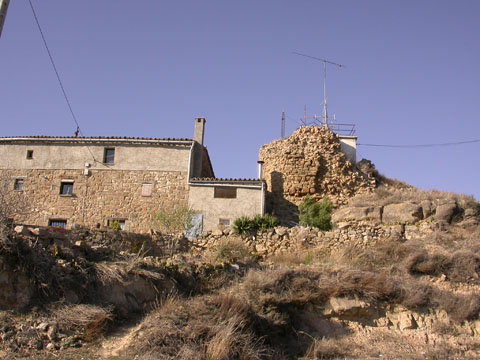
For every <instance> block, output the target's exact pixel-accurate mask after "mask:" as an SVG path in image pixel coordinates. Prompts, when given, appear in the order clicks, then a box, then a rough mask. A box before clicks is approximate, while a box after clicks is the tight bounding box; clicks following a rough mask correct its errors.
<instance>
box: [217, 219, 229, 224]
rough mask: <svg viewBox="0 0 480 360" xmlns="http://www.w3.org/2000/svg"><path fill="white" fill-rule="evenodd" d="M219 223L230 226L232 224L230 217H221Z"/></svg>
mask: <svg viewBox="0 0 480 360" xmlns="http://www.w3.org/2000/svg"><path fill="white" fill-rule="evenodd" d="M218 223H219V224H222V225H225V226H228V225H230V219H219V220H218Z"/></svg>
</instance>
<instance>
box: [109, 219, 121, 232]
mask: <svg viewBox="0 0 480 360" xmlns="http://www.w3.org/2000/svg"><path fill="white" fill-rule="evenodd" d="M109 227H110V229H112V230H115V231H120V230H122V227H121V226H120V223H119V222H118V221H117V220H113V221H110V223H109Z"/></svg>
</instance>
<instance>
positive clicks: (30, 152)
mask: <svg viewBox="0 0 480 360" xmlns="http://www.w3.org/2000/svg"><path fill="white" fill-rule="evenodd" d="M32 159H33V150H27V160H32Z"/></svg>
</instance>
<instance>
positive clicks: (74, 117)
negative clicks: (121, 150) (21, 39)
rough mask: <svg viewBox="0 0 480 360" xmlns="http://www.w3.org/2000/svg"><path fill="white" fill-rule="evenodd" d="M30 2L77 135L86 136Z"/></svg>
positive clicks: (31, 6) (29, 0) (31, 5)
mask: <svg viewBox="0 0 480 360" xmlns="http://www.w3.org/2000/svg"><path fill="white" fill-rule="evenodd" d="M28 2H29V3H30V8H31V9H32V13H33V17H34V18H35V22H36V23H37V27H38V30H39V32H40V35H41V37H42V40H43V44H44V45H45V49H46V50H47V53H48V57H49V58H50V63H51V64H52V67H53V70H54V71H55V75H56V76H57V80H58V83H59V84H60V88H61V89H62V93H63V97H64V98H65V101H66V102H67V105H68V108H69V110H70V114H71V115H72V118H73V121H74V122H75V124H76V125H77V130H76V131H75V135H78V133H80V135H82V136H85V135H84V134H83V132H82V130H81V129H80V124H79V123H78V121H77V117H76V116H75V113H74V112H73V108H72V105H71V104H70V100H69V99H68V96H67V92H66V91H65V87H64V86H63V83H62V79H61V78H60V74H59V73H58V70H57V67H56V65H55V61H54V60H53V56H52V53H51V52H50V48H49V47H48V44H47V40H46V38H45V35H44V34H43V31H42V27H41V26H40V21H39V20H38V17H37V13H36V12H35V8H34V7H33V4H32V1H31V0H28ZM87 149H88V151H89V152H90V155H92V158H93V160H94V161H95V162H97V159H96V158H95V156H94V155H93V153H92V150H90V147H89V146H88V145H87Z"/></svg>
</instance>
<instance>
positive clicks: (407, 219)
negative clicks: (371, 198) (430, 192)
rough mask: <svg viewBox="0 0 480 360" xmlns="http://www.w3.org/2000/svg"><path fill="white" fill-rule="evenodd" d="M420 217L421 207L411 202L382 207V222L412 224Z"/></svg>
mask: <svg viewBox="0 0 480 360" xmlns="http://www.w3.org/2000/svg"><path fill="white" fill-rule="evenodd" d="M422 219H423V210H422V207H421V206H420V205H418V204H414V203H411V202H405V203H400V204H390V205H386V206H385V207H384V208H383V216H382V221H383V222H384V223H402V224H412V223H416V222H417V221H419V220H422Z"/></svg>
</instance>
